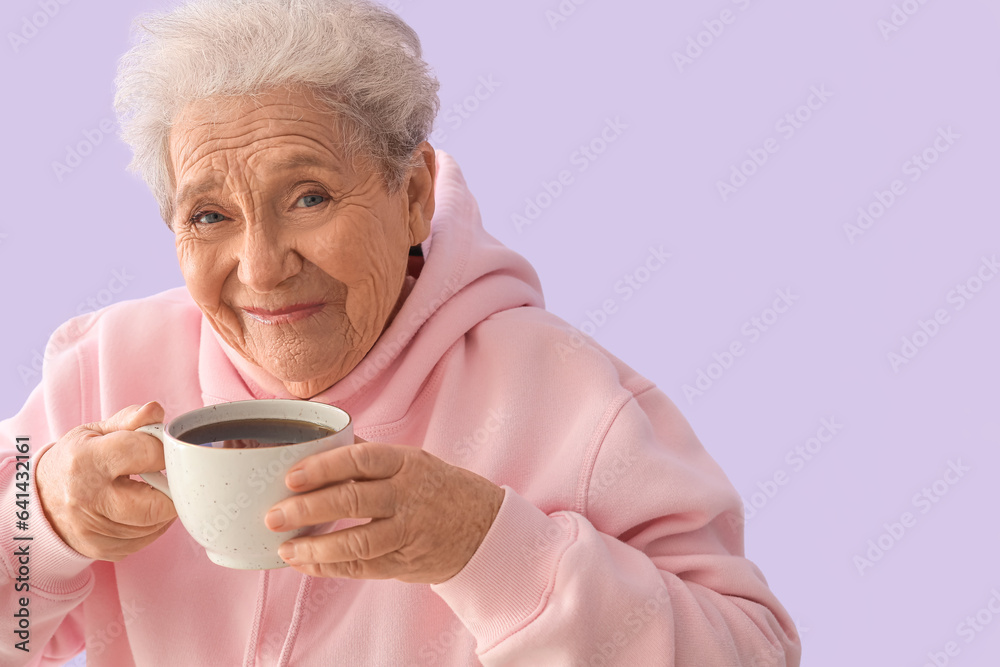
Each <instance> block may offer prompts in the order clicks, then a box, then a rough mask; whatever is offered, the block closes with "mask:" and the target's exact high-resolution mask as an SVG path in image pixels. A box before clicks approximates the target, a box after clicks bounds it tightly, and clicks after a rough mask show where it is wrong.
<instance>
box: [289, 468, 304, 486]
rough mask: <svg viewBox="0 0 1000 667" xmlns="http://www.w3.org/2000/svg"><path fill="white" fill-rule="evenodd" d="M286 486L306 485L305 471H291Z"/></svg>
mask: <svg viewBox="0 0 1000 667" xmlns="http://www.w3.org/2000/svg"><path fill="white" fill-rule="evenodd" d="M287 483H288V486H302V485H303V484H305V483H306V471H305V470H293V471H292V472H290V473H288V482H287Z"/></svg>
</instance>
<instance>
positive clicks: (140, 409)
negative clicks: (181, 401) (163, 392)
mask: <svg viewBox="0 0 1000 667" xmlns="http://www.w3.org/2000/svg"><path fill="white" fill-rule="evenodd" d="M153 403H156V401H150V402H149V403H146V405H144V406H142V407H141V408H139V409H138V410H136V412H142V411H143V410H145V409H146V408H148V407H149V406H151V405H152V404H153Z"/></svg>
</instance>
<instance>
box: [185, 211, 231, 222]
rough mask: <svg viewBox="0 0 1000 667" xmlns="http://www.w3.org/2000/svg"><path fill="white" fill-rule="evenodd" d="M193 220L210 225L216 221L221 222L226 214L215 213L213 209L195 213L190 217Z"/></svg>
mask: <svg viewBox="0 0 1000 667" xmlns="http://www.w3.org/2000/svg"><path fill="white" fill-rule="evenodd" d="M191 219H192V220H193V221H194V222H198V223H201V224H205V225H211V224H214V223H216V222H222V221H223V220H225V219H226V216H224V215H222V214H221V213H216V212H215V211H209V212H208V213H195V214H194V216H192V218H191Z"/></svg>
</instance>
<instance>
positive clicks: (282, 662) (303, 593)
mask: <svg viewBox="0 0 1000 667" xmlns="http://www.w3.org/2000/svg"><path fill="white" fill-rule="evenodd" d="M270 574H271V571H270V570H261V572H260V578H259V579H258V580H257V605H256V607H257V608H256V611H255V612H254V621H253V629H252V630H251V631H250V639H249V640H248V641H247V649H246V655H245V656H244V657H243V667H253V665H254V663H255V662H256V656H257V646H258V645H259V644H260V632H261V630H260V625H261V622H262V619H263V618H264V607H265V605H266V604H267V589H268V584H269V582H270V580H271V577H270ZM311 588H312V577H309V576H306V575H304V574H303V575H302V578H301V580H300V581H299V590H298V592H297V593H296V594H295V611H294V612H293V613H292V622H291V624H289V626H288V632H287V633H285V643H284V644H282V645H281V653H280V654H279V657H278V664H277V667H286V666H287V665H288V661H289V660H290V659H291V657H292V647H294V646H295V639H296V638H297V637H298V635H299V626H300V625H301V622H302V609H303V608H304V607H305V606H306V601H307V600H308V599H309V591H310V590H311Z"/></svg>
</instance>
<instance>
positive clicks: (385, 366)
mask: <svg viewBox="0 0 1000 667" xmlns="http://www.w3.org/2000/svg"><path fill="white" fill-rule="evenodd" d="M436 157H437V160H436V162H437V178H436V181H435V186H434V195H435V209H434V216H433V218H432V219H431V232H430V235H429V236H428V237H427V239H426V240H425V241H424V242H423V243H422V244H421V249H422V251H423V255H424V256H423V262H422V266H421V263H420V260H419V258H416V261H411V268H410V273H409V275H408V276H407V278H406V279H407V281H411V282H412V289H411V290H410V293H409V295H408V296H407V297H406V300H405V301H404V302H403V305H402V306H401V307H400V309H399V311H398V312H397V313H396V316H395V318H393V320H392V323H391V324H390V325H389V327H388V328H386V330H385V331H383V332H382V335H381V336H380V337H379V339H378V340H377V341H376V342H375V345H374V346H373V347H372V348H371V350H369V352H368V354H367V355H365V357H364V358H363V359H362V360H361V362H360V363H358V365H357V366H355V367H354V368H353V369H352V370H351V371H350V372H349V373H348V374H347V375H346V376H345V377H343V378H342V379H341V380H340V381H338V382H337V383H335V384H333V385H332V386H330V387H328V388H327V389H325V390H324V391H322V392H321V393H319V394H317V395H316V396H313V397H311V398H310V399H309V400H311V401H319V402H321V403H328V404H333V405H338V406H341V407H343V408H345V409H347V410H348V411H351V412H352V413H353V412H363V413H364V414H365V422H367V424H369V425H376V424H388V423H392V422H394V421H396V420H398V419H400V418H402V417H403V415H405V414H406V412H407V410H408V409H409V407H410V406H411V405H412V403H413V402H414V400H415V399H416V398H417V396H418V394H419V392H420V389H421V387H422V386H423V385H424V384H425V381H426V380H427V378H428V376H429V375H430V374H431V372H432V371H433V369H434V367H435V366H436V365H437V363H438V362H439V361H440V360H441V358H442V357H443V356H444V355H445V353H446V352H447V351H448V349H449V348H451V347H452V345H453V344H454V343H455V342H456V341H457V340H459V339H460V338H461V337H462V336H464V335H465V334H466V333H467V332H468V331H469V330H470V329H472V328H473V327H475V326H476V325H477V324H479V323H480V322H482V321H483V320H485V319H487V318H488V317H490V316H491V315H494V314H495V313H499V312H501V311H504V310H508V309H511V308H518V307H521V306H535V307H538V308H544V307H545V302H544V297H543V295H542V287H541V284H540V282H539V280H538V274H537V273H536V272H535V270H534V268H532V266H531V264H529V263H528V261H527V260H526V259H525V258H524V257H522V256H521V255H519V254H518V253H516V252H514V251H513V250H511V249H510V248H507V247H506V246H504V245H503V244H502V243H500V242H499V241H498V240H497V239H495V238H494V237H493V236H491V235H490V234H489V233H488V232H487V231H486V230H485V229H484V227H483V220H482V216H481V214H480V211H479V205H478V204H477V202H476V199H475V197H474V196H473V195H472V192H471V191H470V190H469V187H468V185H467V184H466V182H465V177H464V176H463V175H462V171H461V169H460V168H459V166H458V164H457V163H456V162H455V160H454V159H453V158H452V157H451V156H450V155H448V154H447V153H445V152H443V151H440V150H438V151H436ZM413 274H417V275H415V276H414V275H413ZM201 340H202V342H201V346H202V350H201V357H202V359H203V362H207V361H215V362H216V363H211V364H210V365H211V367H212V368H213V370H212V372H210V373H207V372H202V373H201V374H200V376H201V377H200V379H201V385H202V392H203V397H204V398H205V402H206V405H207V404H211V403H219V402H224V401H237V400H247V399H251V398H258V399H261V398H295V397H294V396H292V395H291V394H289V393H288V391H287V390H286V389H285V387H284V385H283V384H282V383H281V381H280V380H278V378H276V377H274V376H273V375H271V374H270V373H268V372H267V371H266V370H264V369H263V368H262V367H260V366H258V365H256V364H254V363H251V362H250V361H247V360H246V359H244V358H243V357H242V356H241V355H240V354H239V352H237V351H236V350H234V349H233V348H232V347H230V346H229V345H228V344H227V343H226V342H225V341H224V340H223V339H222V337H221V336H219V334H218V333H217V332H216V331H215V329H213V328H212V326H211V325H210V324H209V322H208V320H207V318H204V317H203V318H202V337H201ZM219 355H225V357H227V358H228V359H229V362H230V363H229V364H225V363H222V364H219V363H217V362H218V361H221V359H219ZM208 365H209V364H204V363H203V367H205V366H208ZM220 367H221V368H226V367H231V369H232V372H231V373H226V372H222V373H220V372H219V368H220Z"/></svg>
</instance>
